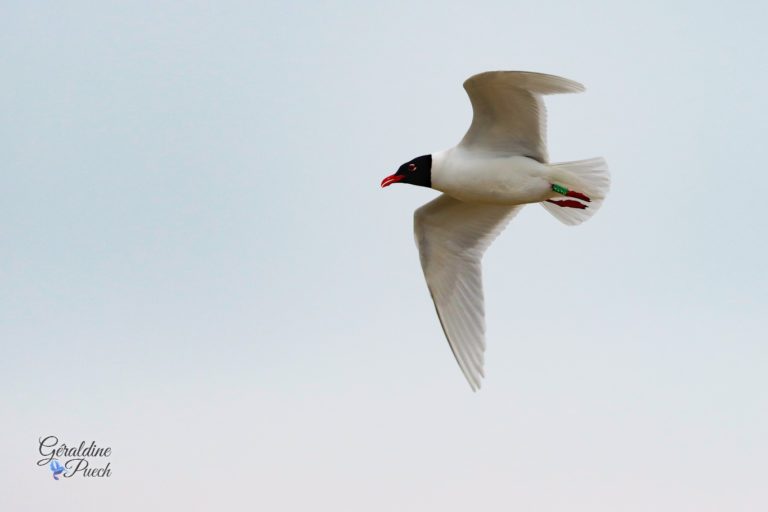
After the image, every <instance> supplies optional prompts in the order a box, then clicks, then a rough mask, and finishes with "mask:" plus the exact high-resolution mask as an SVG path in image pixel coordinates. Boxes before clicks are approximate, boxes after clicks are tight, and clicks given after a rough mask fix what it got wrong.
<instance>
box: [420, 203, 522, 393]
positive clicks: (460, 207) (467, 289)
mask: <svg viewBox="0 0 768 512" xmlns="http://www.w3.org/2000/svg"><path fill="white" fill-rule="evenodd" d="M521 208H522V206H504V205H493V204H478V203H465V202H462V201H459V200H458V199H454V198H452V197H450V196H447V195H445V194H443V195H441V196H440V197H438V198H437V199H435V200H433V201H430V202H429V203H427V204H425V205H424V206H422V207H420V208H419V209H417V210H416V212H415V213H414V219H413V220H414V222H413V224H414V235H415V237H416V245H417V246H418V248H419V257H420V259H421V267H422V269H423V270H424V277H425V278H426V280H427V286H428V287H429V293H430V294H431V295H432V300H433V301H434V303H435V309H436V310H437V316H438V317H439V318H440V323H441V325H442V326H443V331H444V332H445V337H446V338H448V343H449V344H450V346H451V350H453V355H454V356H455V357H456V361H458V363H459V366H460V367H461V371H462V372H464V376H465V377H466V378H467V380H468V381H469V385H470V386H471V387H472V390H473V391H474V390H477V389H478V388H479V387H480V379H481V378H482V377H483V352H484V351H485V308H484V306H483V281H482V268H481V265H480V262H481V260H482V257H483V253H484V252H485V250H486V249H487V248H488V246H489V245H490V244H491V242H493V240H494V239H495V238H496V237H497V236H498V235H499V233H501V232H502V231H503V230H504V228H505V227H506V225H507V223H509V221H510V220H511V219H512V217H514V216H515V214H516V213H517V212H518V211H520V209H521Z"/></svg>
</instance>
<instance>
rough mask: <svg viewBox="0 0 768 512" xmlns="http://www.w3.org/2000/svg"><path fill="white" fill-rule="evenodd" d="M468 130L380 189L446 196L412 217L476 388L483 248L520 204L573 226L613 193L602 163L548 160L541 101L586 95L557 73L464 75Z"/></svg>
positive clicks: (443, 315)
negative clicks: (407, 188) (408, 188)
mask: <svg viewBox="0 0 768 512" xmlns="http://www.w3.org/2000/svg"><path fill="white" fill-rule="evenodd" d="M464 89H465V90H466V91H467V94H468V95H469V100H470V102H471V103H472V114H473V115H472V124H471V125H470V127H469V130H468V131H467V133H466V134H465V135H464V138H463V139H462V140H461V142H459V144H458V145H456V146H455V147H452V148H450V149H447V150H444V151H438V152H435V153H431V154H428V155H423V156H419V157H417V158H414V159H412V160H410V161H409V162H406V163H404V164H403V165H401V166H400V167H399V169H398V170H397V172H396V173H395V174H392V175H391V176H387V177H386V178H384V180H382V182H381V186H382V187H387V186H389V185H392V184H393V183H408V184H411V185H417V186H422V187H429V188H433V189H435V190H438V191H440V192H442V194H441V195H440V196H438V197H437V198H436V199H434V200H432V201H430V202H428V203H427V204H425V205H423V206H421V207H420V208H418V209H417V210H416V211H415V212H414V235H415V239H416V245H417V247H418V250H419V258H420V260H421V267H422V270H423V271H424V277H425V279H426V281H427V287H428V289H429V293H430V295H431V296H432V300H433V302H434V304H435V309H436V311H437V316H438V318H439V320H440V325H441V326H442V328H443V332H444V333H445V337H446V338H447V339H448V344H449V345H450V347H451V350H452V351H453V355H454V357H455V358H456V361H457V362H458V364H459V367H460V368H461V371H462V372H463V373H464V376H465V377H466V379H467V381H468V382H469V385H470V387H471V388H472V391H476V390H478V389H479V388H480V384H481V379H482V378H483V377H484V373H483V363H484V353H485V308H484V304H483V283H482V266H481V261H482V257H483V254H484V253H485V250H486V249H487V248H488V246H489V245H490V244H491V242H493V240H494V239H495V238H496V237H497V236H498V235H499V234H500V233H501V232H502V231H503V230H504V228H505V227H506V226H507V224H508V223H509V221H510V220H511V219H512V218H513V217H514V216H515V215H516V214H517V213H518V212H519V211H520V210H521V209H522V207H523V206H524V205H526V204H531V203H539V204H541V205H542V206H543V207H544V208H545V209H546V210H547V211H548V212H549V213H551V214H552V215H553V216H554V217H555V218H557V219H558V220H559V221H561V222H563V223H564V224H567V225H571V226H572V225H576V224H580V223H582V222H584V221H585V220H587V219H589V218H590V217H591V216H592V215H593V214H594V213H595V212H596V211H597V210H598V209H599V208H600V205H601V204H602V202H603V199H604V198H605V196H606V194H607V193H608V189H609V187H610V175H609V172H608V166H607V165H606V163H605V160H603V159H602V158H592V159H589V160H579V161H573V162H563V163H557V164H551V163H549V161H548V156H547V144H546V110H545V107H544V102H543V98H542V97H543V96H544V95H547V94H557V93H575V92H582V91H584V86H582V85H581V84H579V83H577V82H574V81H572V80H568V79H566V78H561V77H558V76H553V75H546V74H542V73H532V72H526V71H489V72H485V73H480V74H477V75H474V76H472V77H470V78H468V79H467V80H466V81H465V82H464Z"/></svg>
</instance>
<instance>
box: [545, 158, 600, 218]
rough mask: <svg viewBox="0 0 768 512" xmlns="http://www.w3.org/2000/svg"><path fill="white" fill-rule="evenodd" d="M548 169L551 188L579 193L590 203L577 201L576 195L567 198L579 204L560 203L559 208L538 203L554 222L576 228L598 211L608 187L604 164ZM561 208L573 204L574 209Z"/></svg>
mask: <svg viewBox="0 0 768 512" xmlns="http://www.w3.org/2000/svg"><path fill="white" fill-rule="evenodd" d="M550 167H551V169H552V180H553V182H554V184H557V185H560V186H563V187H565V188H566V190H571V191H574V192H579V193H581V194H583V195H585V196H587V197H588V198H589V201H585V200H582V199H581V198H580V197H579V194H576V195H570V194H569V195H570V197H576V198H577V199H579V201H575V200H567V201H559V203H560V205H558V201H554V202H546V201H545V202H543V203H541V205H542V206H543V207H544V208H545V209H546V210H547V211H548V212H549V213H551V214H552V215H554V216H555V218H556V219H557V220H559V221H560V222H562V223H563V224H568V225H569V226H575V225H577V224H581V223H582V222H584V221H585V220H587V219H589V218H590V217H591V216H592V215H594V214H595V212H596V211H597V210H598V209H600V206H601V205H602V204H603V200H604V199H605V196H606V195H608V189H609V188H610V186H611V175H610V173H609V172H608V164H607V163H606V162H605V160H603V159H602V158H590V159H589V160H578V161H576V162H563V163H560V164H552V165H551V166H550ZM564 204H573V205H574V206H576V207H569V206H563V205H564ZM577 205H580V206H577ZM584 206H586V208H584Z"/></svg>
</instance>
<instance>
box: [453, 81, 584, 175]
mask: <svg viewBox="0 0 768 512" xmlns="http://www.w3.org/2000/svg"><path fill="white" fill-rule="evenodd" d="M464 89H466V91H467V94H468V95H469V100H470V101H471V102H472V124H471V125H470V127H469V130H468V131H467V133H466V134H465V135H464V138H463V139H462V140H461V142H460V144H459V145H460V146H463V147H465V148H467V149H471V150H474V151H481V152H486V153H492V154H501V155H522V156H527V157H529V158H533V159H535V160H538V161H539V162H542V163H545V162H547V160H548V155H547V141H546V133H547V111H546V107H545V106H544V101H543V100H542V95H545V94H557V93H568V92H582V91H583V90H584V86H583V85H581V84H580V83H578V82H574V81H572V80H568V79H566V78H561V77H558V76H554V75H545V74H542V73H530V72H526V71H488V72H486V73H480V74H478V75H474V76H472V77H470V78H468V79H467V80H466V81H465V82H464Z"/></svg>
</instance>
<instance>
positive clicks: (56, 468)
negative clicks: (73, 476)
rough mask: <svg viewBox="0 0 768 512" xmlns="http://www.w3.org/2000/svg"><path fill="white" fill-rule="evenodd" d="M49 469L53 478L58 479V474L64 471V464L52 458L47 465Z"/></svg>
mask: <svg viewBox="0 0 768 512" xmlns="http://www.w3.org/2000/svg"><path fill="white" fill-rule="evenodd" d="M49 467H50V468H51V471H53V479H54V480H58V479H59V475H60V474H62V473H63V472H64V466H62V465H61V463H60V462H59V459H53V460H52V461H51V464H50V465H49Z"/></svg>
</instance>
